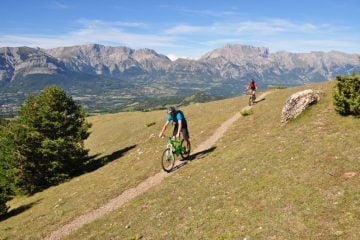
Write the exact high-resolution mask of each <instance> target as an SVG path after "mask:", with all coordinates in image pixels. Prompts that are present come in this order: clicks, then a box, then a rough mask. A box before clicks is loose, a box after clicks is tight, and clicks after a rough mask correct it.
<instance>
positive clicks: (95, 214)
mask: <svg viewBox="0 0 360 240" xmlns="http://www.w3.org/2000/svg"><path fill="white" fill-rule="evenodd" d="M271 92H272V91H268V92H265V93H263V94H262V95H261V96H260V97H259V98H258V99H259V100H258V101H261V100H263V99H264V98H265V96H266V95H268V94H270V93H271ZM246 108H248V107H246ZM241 117H242V116H241V114H240V113H239V112H237V113H235V114H234V115H233V116H232V117H230V118H229V119H228V120H226V121H225V122H224V123H223V124H222V125H221V126H220V127H219V128H217V129H216V130H215V132H214V134H213V135H212V136H211V137H209V138H208V139H207V140H206V141H204V142H203V143H202V144H201V145H200V146H198V147H197V148H196V149H195V150H194V153H195V154H196V153H198V152H202V151H204V150H206V149H209V148H211V147H212V146H213V145H214V144H215V143H216V142H217V141H218V140H219V139H220V138H221V137H223V136H224V134H225V132H226V131H227V130H228V128H229V127H230V126H231V125H232V124H233V123H235V122H236V121H237V120H239V119H240V118H241ZM178 164H179V163H178ZM175 167H176V166H175ZM170 174H171V173H170ZM170 174H169V173H166V172H164V171H161V172H159V173H157V174H155V175H154V176H151V177H149V178H148V179H146V180H144V181H143V182H141V183H140V184H139V185H137V186H136V187H134V188H130V189H127V190H125V191H124V192H123V193H122V194H120V195H119V196H117V197H116V198H113V199H111V200H110V201H109V202H108V203H106V204H105V205H103V206H101V207H100V208H97V209H94V210H92V211H90V212H88V213H85V214H83V215H81V216H79V217H77V218H75V219H74V220H73V221H71V222H69V223H68V224H66V225H64V226H62V227H61V228H59V229H58V230H56V231H54V232H52V233H50V235H49V236H47V237H46V238H44V239H45V240H58V239H61V238H62V237H65V236H67V235H70V234H71V233H72V232H74V231H76V230H78V229H80V228H81V227H82V226H84V225H85V224H88V223H91V222H93V221H94V220H96V219H99V218H101V217H103V216H104V215H106V214H108V213H110V212H112V211H114V210H115V209H117V208H119V207H121V206H122V205H123V204H124V203H125V202H127V201H130V200H131V199H133V198H135V197H137V196H139V195H140V194H142V193H144V192H146V191H147V190H149V189H150V188H152V187H154V186H156V185H159V184H160V183H161V181H162V180H163V179H165V178H166V177H168V176H170Z"/></svg>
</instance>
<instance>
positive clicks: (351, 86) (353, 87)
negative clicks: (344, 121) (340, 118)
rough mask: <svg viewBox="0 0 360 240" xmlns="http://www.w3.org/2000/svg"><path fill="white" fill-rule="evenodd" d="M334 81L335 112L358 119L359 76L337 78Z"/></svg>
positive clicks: (359, 100)
mask: <svg viewBox="0 0 360 240" xmlns="http://www.w3.org/2000/svg"><path fill="white" fill-rule="evenodd" d="M336 81H337V82H336V87H335V93H334V95H333V96H334V105H335V110H336V111H337V112H338V113H339V114H341V115H344V116H346V115H354V116H356V117H360V75H353V76H337V77H336Z"/></svg>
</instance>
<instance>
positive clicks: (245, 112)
mask: <svg viewBox="0 0 360 240" xmlns="http://www.w3.org/2000/svg"><path fill="white" fill-rule="evenodd" d="M240 113H241V115H242V116H244V117H246V116H249V115H251V114H253V113H254V110H253V109H252V108H246V109H243V110H241V112H240Z"/></svg>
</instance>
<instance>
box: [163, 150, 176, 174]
mask: <svg viewBox="0 0 360 240" xmlns="http://www.w3.org/2000/svg"><path fill="white" fill-rule="evenodd" d="M174 164H175V155H174V153H173V152H172V150H171V149H170V148H167V149H165V150H164V152H163V155H162V158H161V166H162V168H163V169H164V171H165V172H170V171H171V170H172V169H173V167H174Z"/></svg>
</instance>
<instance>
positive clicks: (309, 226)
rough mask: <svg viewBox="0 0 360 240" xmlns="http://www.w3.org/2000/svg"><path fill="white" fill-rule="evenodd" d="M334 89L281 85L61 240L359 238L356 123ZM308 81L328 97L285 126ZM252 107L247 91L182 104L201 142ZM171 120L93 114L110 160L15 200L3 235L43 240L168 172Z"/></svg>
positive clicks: (96, 141) (101, 153)
mask: <svg viewBox="0 0 360 240" xmlns="http://www.w3.org/2000/svg"><path fill="white" fill-rule="evenodd" d="M333 86H334V83H333V82H327V83H320V84H313V85H307V86H301V87H296V88H287V89H277V90H273V92H272V93H271V94H269V95H268V96H266V100H264V101H261V102H259V103H258V104H256V105H255V106H254V107H253V109H252V114H251V115H247V116H243V117H241V118H240V120H238V121H237V122H236V123H235V124H234V125H233V126H232V127H231V128H230V129H229V130H228V131H227V132H226V134H225V136H224V137H223V138H222V139H220V140H219V141H218V142H217V144H216V146H215V147H216V148H215V149H214V150H213V151H212V152H210V153H208V154H206V155H205V156H202V157H200V158H197V159H194V160H193V161H191V162H189V163H188V164H186V165H184V166H183V167H181V168H180V169H178V170H176V171H175V172H174V173H172V174H171V176H169V177H167V178H166V179H164V180H163V182H162V183H161V184H160V185H158V186H156V187H154V188H152V189H151V190H149V191H148V192H146V193H144V194H142V195H140V196H139V197H136V198H135V199H133V200H131V201H129V202H127V203H125V204H124V205H123V206H121V207H120V208H118V209H117V210H115V211H113V212H112V213H110V214H108V215H106V216H105V217H103V218H101V219H98V220H96V221H94V222H93V223H91V224H88V225H85V226H84V227H82V228H81V229H79V230H78V231H75V232H74V233H72V234H71V235H69V236H67V237H65V238H64V239H144V240H145V239H147V240H149V239H154V240H155V239H359V238H360V228H359V226H360V176H359V175H360V143H359V139H360V120H359V119H357V118H354V117H341V116H339V115H338V114H336V112H335V111H334V107H333V104H332V89H333ZM308 88H313V89H321V90H323V91H324V93H323V94H322V95H321V96H320V97H321V100H320V102H319V103H318V104H316V105H313V106H311V107H310V108H309V109H307V110H306V111H305V112H304V113H303V114H302V115H301V116H300V117H298V118H297V119H295V120H293V121H291V122H289V123H288V124H287V125H281V124H280V114H281V110H282V107H283V105H284V103H285V101H286V99H287V98H288V97H289V96H290V95H291V94H292V93H295V92H297V91H300V90H303V89H308ZM258 95H260V93H258ZM246 105H247V97H246V96H242V97H237V98H232V99H226V100H221V101H216V102H211V103H204V104H193V105H190V106H188V107H185V108H183V109H182V110H183V111H184V113H185V116H186V117H187V119H188V122H189V130H190V136H191V139H192V145H193V149H195V148H196V146H198V145H199V144H200V143H201V142H203V141H204V140H206V139H207V138H208V137H209V136H211V135H212V133H213V132H214V130H215V129H216V128H217V127H219V126H220V125H221V124H222V123H223V122H224V121H225V120H226V119H228V118H230V117H231V116H233V115H234V114H235V113H237V112H240V111H241V109H242V108H243V107H244V106H246ZM165 115H166V113H165V111H154V112H145V113H144V112H131V113H119V114H109V115H102V116H93V117H90V118H89V121H90V122H91V123H93V127H92V129H91V131H92V134H91V135H90V138H89V139H88V140H87V142H86V146H87V147H88V148H89V149H90V153H91V155H93V156H96V157H95V159H97V161H102V162H104V163H107V164H105V165H104V166H103V167H101V168H98V169H94V171H92V172H89V173H87V174H84V175H82V176H79V177H77V178H74V179H72V180H70V181H68V182H66V183H64V184H61V185H59V186H56V187H52V188H49V189H47V190H45V191H43V192H40V193H37V194H35V195H33V196H24V197H17V198H15V199H13V200H12V201H11V202H10V206H11V208H12V210H11V212H10V214H9V216H7V217H6V218H5V219H3V220H2V221H1V222H0V239H41V238H43V237H45V236H47V235H48V234H49V233H50V232H51V231H54V230H57V229H58V228H59V227H60V226H62V225H64V224H66V223H68V222H70V221H71V220H72V219H74V218H75V217H76V216H79V215H81V214H84V213H86V212H88V211H90V210H92V209H96V208H98V207H100V206H101V205H103V204H105V203H107V202H108V201H109V200H110V199H112V198H114V197H116V196H118V195H119V194H121V193H122V192H123V191H124V190H126V189H128V188H131V187H134V186H136V185H137V184H139V183H140V182H141V181H143V180H145V179H146V178H148V177H149V176H152V175H154V174H156V173H157V172H159V171H161V166H160V156H161V153H162V150H163V149H164V147H165V145H166V140H164V139H159V138H158V136H157V135H158V133H159V131H160V130H161V127H162V125H163V123H164V121H165ZM154 122H155V124H152V123H154ZM170 132H171V131H170V130H169V131H168V133H170ZM94 161H96V160H94Z"/></svg>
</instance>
